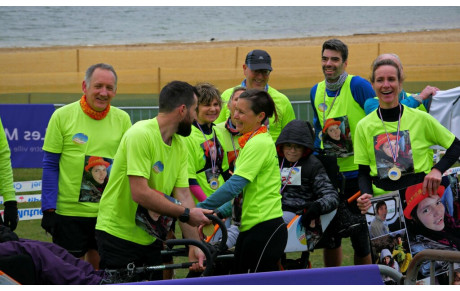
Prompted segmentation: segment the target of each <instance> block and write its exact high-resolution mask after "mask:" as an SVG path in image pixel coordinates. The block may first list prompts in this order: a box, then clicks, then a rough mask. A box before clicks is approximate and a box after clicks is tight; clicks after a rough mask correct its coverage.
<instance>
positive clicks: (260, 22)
mask: <svg viewBox="0 0 460 291" xmlns="http://www.w3.org/2000/svg"><path fill="white" fill-rule="evenodd" d="M0 28H1V29H0V47H43V46H65V45H84V46H91V45H111V44H139V43H168V42H185V43H188V42H203V41H226V40H259V39H279V38H299V37H310V36H329V35H338V36H344V35H353V34H370V33H394V32H408V31H424V30H439V29H453V28H460V7H445V6H442V7H432V6H429V7H413V6H402V7H388V6H385V7H376V6H367V7H362V6H344V7H339V6H328V7H320V6H300V7H289V6H281V7H274V6H257V7H250V6H249V7H248V6H245V7H226V6H217V7H213V6H204V7H195V6H172V7H167V6H162V7H157V6H149V7H139V6H135V7H129V6H120V7H113V6H109V7H107V6H104V7H98V6H83V7H75V6H68V7H62V6H52V7H44V6H38V7H35V6H17V7H14V6H8V7H5V6H2V7H0Z"/></svg>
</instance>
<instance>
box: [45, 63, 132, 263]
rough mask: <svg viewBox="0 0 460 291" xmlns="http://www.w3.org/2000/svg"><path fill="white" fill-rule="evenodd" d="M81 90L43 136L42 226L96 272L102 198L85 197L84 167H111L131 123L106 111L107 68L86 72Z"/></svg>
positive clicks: (110, 77)
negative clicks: (94, 163)
mask: <svg viewBox="0 0 460 291" xmlns="http://www.w3.org/2000/svg"><path fill="white" fill-rule="evenodd" d="M81 86H82V91H83V94H84V95H83V96H82V97H81V99H80V100H78V101H76V102H73V103H70V104H68V105H66V106H63V107H61V108H59V109H57V110H56V111H55V112H54V113H53V115H52V116H51V119H50V121H49V124H48V128H47V130H46V135H45V141H44V143H43V153H44V155H43V175H42V182H43V191H42V211H43V219H42V222H41V226H42V227H43V228H44V229H45V231H46V232H48V233H50V234H51V235H52V236H53V242H54V243H55V244H57V245H59V246H61V247H63V248H64V249H66V250H67V251H69V253H71V254H72V255H74V256H75V257H77V258H82V259H86V260H87V261H88V262H90V263H91V264H92V265H93V267H94V268H95V269H98V266H99V254H98V252H97V243H96V237H95V226H96V217H97V214H98V210H99V199H100V196H101V195H102V193H99V195H94V196H91V199H87V197H86V195H84V194H85V190H84V188H85V178H84V176H85V172H86V171H85V167H86V166H87V165H88V162H89V158H90V157H91V156H98V157H101V159H102V158H104V159H106V160H110V161H112V159H113V157H114V156H115V153H116V152H117V148H118V145H119V144H120V140H121V138H122V136H123V134H124V133H125V132H126V131H127V130H128V128H130V127H131V119H130V117H129V115H128V114H127V113H126V112H125V111H123V110H121V109H118V108H116V107H113V106H111V105H110V103H111V101H112V99H113V98H114V97H115V95H116V92H117V74H116V73H115V70H114V69H113V67H112V66H111V65H108V64H103V63H100V64H95V65H92V66H90V67H89V68H88V69H87V71H86V74H85V79H84V81H83V82H82V85H81Z"/></svg>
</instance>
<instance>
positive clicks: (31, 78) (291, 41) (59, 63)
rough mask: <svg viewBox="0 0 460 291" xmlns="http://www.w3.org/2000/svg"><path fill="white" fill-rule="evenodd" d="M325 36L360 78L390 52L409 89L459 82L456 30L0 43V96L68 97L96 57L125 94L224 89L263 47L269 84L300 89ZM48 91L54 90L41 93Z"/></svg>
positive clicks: (10, 99) (312, 72) (7, 99)
mask: <svg viewBox="0 0 460 291" xmlns="http://www.w3.org/2000/svg"><path fill="white" fill-rule="evenodd" d="M330 38H338V39H340V40H342V41H343V42H345V43H346V44H347V45H348V47H349V61H348V67H347V71H348V72H349V73H351V74H354V75H360V76H363V77H365V78H367V77H368V74H369V66H370V64H371V63H372V61H373V60H374V59H375V58H376V57H377V56H378V55H379V54H381V53H396V54H398V55H399V56H400V58H401V60H402V62H403V65H404V70H405V73H406V76H407V78H406V85H407V86H412V87H409V88H410V90H413V91H414V92H419V91H421V90H422V89H423V88H424V87H425V86H426V84H435V85H436V86H438V87H439V88H441V89H447V88H453V87H456V86H458V85H460V59H459V58H457V57H456V56H457V55H458V51H460V29H450V30H430V31H414V32H403V33H388V34H356V35H349V36H334V35H330V36H322V37H305V38H284V39H264V40H242V41H208V42H196V43H139V44H131V45H99V46H96V45H95V46H49V47H25V48H0V64H2V66H0V77H1V78H0V95H2V98H1V99H0V101H1V102H3V103H18V102H19V103H22V102H31V103H35V102H39V103H41V102H51V103H62V102H64V103H65V102H68V101H67V99H65V98H67V97H63V96H70V95H68V93H75V94H76V93H80V92H81V91H80V90H81V88H80V86H78V84H80V83H81V80H82V78H83V75H84V72H85V70H86V68H88V67H89V66H90V65H92V64H95V63H99V62H105V63H109V64H111V65H113V66H114V68H115V69H116V70H117V72H118V75H119V77H120V78H119V79H120V80H119V90H118V93H119V94H128V95H127V96H129V95H131V94H158V93H159V92H160V90H161V88H162V87H163V86H164V85H165V84H166V83H168V82H170V81H172V80H183V81H186V82H189V83H191V84H196V83H198V82H203V81H206V82H210V83H213V84H215V85H216V86H217V87H218V88H220V89H221V90H224V89H226V88H230V87H233V86H235V85H236V84H239V83H240V82H241V80H242V78H243V74H242V65H243V63H244V58H245V56H246V54H247V53H248V52H249V51H250V50H253V49H265V50H267V51H268V52H269V53H270V55H271V56H272V65H273V67H274V71H273V73H272V75H271V78H270V85H271V86H273V87H274V88H277V89H279V90H303V91H304V90H305V89H306V88H307V89H308V88H309V87H311V86H312V85H313V84H315V83H317V82H319V81H321V80H322V79H323V78H324V76H323V75H322V71H321V69H320V53H321V45H322V43H323V42H324V41H325V40H327V39H330ZM303 91H302V92H303ZM50 93H52V94H61V96H58V97H56V98H55V99H48V98H44V97H43V94H45V96H49V95H50ZM10 94H21V95H20V96H21V97H20V98H19V97H18V95H10ZM37 94H41V95H37ZM69 98H70V97H69ZM126 98H128V99H129V97H126ZM70 99H72V98H70ZM119 99H123V98H121V97H120V98H119Z"/></svg>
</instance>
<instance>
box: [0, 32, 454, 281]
mask: <svg viewBox="0 0 460 291" xmlns="http://www.w3.org/2000/svg"><path fill="white" fill-rule="evenodd" d="M347 65H348V47H347V45H346V44H345V43H343V42H342V41H340V40H338V39H330V40H327V41H325V42H324V43H323V46H322V49H321V67H322V71H323V74H324V80H323V81H321V82H319V83H317V84H315V85H314V86H313V87H312V89H311V91H310V100H311V105H312V108H313V112H314V118H313V126H312V125H311V124H310V123H309V122H305V121H301V120H296V119H295V114H294V110H293V108H292V105H291V103H290V101H289V99H288V97H287V96H285V95H284V94H282V93H281V92H279V91H277V90H276V89H274V88H273V87H271V86H269V85H268V81H269V77H270V73H271V72H272V70H273V69H272V66H271V56H270V55H269V54H268V53H267V52H266V51H264V50H252V51H250V52H249V53H248V54H247V56H246V59H245V63H244V64H243V73H244V76H245V79H244V80H243V81H242V83H241V84H240V85H238V86H235V87H233V88H229V89H227V90H225V91H224V92H223V93H222V95H221V94H220V92H219V90H218V89H217V88H216V87H215V86H214V85H213V84H209V83H199V84H197V85H196V86H192V85H190V84H188V83H186V82H182V81H172V82H170V83H168V84H167V85H165V86H164V87H163V88H162V90H161V92H160V96H159V113H158V115H157V116H156V117H155V118H153V119H149V120H143V121H139V122H137V123H136V124H134V125H131V122H130V118H129V116H128V114H126V113H125V112H124V111H122V110H120V109H118V108H115V107H113V106H111V105H110V103H111V100H112V99H113V98H114V97H115V95H116V91H117V79H118V77H117V74H116V72H115V70H114V69H113V67H112V66H111V65H108V64H104V63H100V64H95V65H92V66H90V67H89V68H88V70H87V72H86V75H85V79H84V81H83V82H82V90H83V93H84V95H83V96H82V98H81V99H80V100H79V101H77V102H74V103H71V104H69V105H66V106H64V107H62V108H60V109H58V110H56V111H55V113H54V114H53V115H52V117H51V119H50V121H49V125H48V129H47V132H46V136H45V141H44V146H43V151H44V159H43V177H42V181H43V193H42V210H43V219H42V222H41V225H42V227H43V228H44V229H45V231H46V232H48V233H50V234H51V235H52V237H53V243H54V244H56V245H58V246H59V252H60V253H62V254H63V255H62V256H61V257H59V256H57V258H56V259H57V260H59V261H67V259H64V257H65V253H66V252H68V253H69V254H71V255H72V256H73V257H75V258H81V259H82V260H86V261H88V262H89V263H86V262H85V264H81V266H84V268H85V270H89V271H84V272H79V273H81V274H82V277H84V279H82V281H80V282H81V283H83V282H90V283H91V284H94V283H97V282H99V280H102V278H103V277H104V276H105V275H104V274H103V273H94V272H93V271H94V270H97V269H101V270H103V269H122V268H126V266H127V265H128V264H130V263H134V264H135V265H136V266H142V265H160V264H162V263H163V259H162V256H161V250H162V249H163V247H164V245H163V243H164V242H165V240H166V239H167V235H166V233H168V232H171V231H172V232H174V225H175V222H176V219H177V220H178V224H179V226H180V228H181V231H182V234H183V236H184V237H185V238H190V239H196V240H199V239H200V235H201V234H200V231H201V227H202V226H203V225H207V224H209V223H210V220H209V219H208V218H207V217H206V214H213V215H217V216H218V217H219V218H221V219H226V220H227V221H226V223H227V226H228V234H229V239H228V241H227V247H228V248H232V247H234V260H233V263H232V265H231V266H230V268H229V269H230V270H231V271H230V273H232V274H239V273H248V272H249V273H251V272H266V271H277V270H280V269H283V266H282V265H281V262H282V258H283V257H284V250H285V247H286V244H287V241H288V237H287V225H288V224H289V223H290V222H291V220H292V219H293V218H295V216H296V215H301V216H302V218H301V220H300V221H301V222H300V223H301V225H302V226H303V228H304V229H307V228H309V227H311V225H314V224H315V223H321V221H320V216H321V215H323V214H327V213H330V212H331V211H334V210H336V211H337V214H336V215H335V218H334V219H333V220H332V221H331V223H330V225H329V227H328V228H327V230H326V231H325V233H324V235H323V237H322V239H321V241H320V243H319V244H318V246H317V247H318V248H323V249H324V265H325V266H326V267H330V266H340V265H341V264H342V257H343V254H342V247H341V244H342V239H343V238H345V237H350V240H351V243H352V247H353V250H354V263H355V264H356V265H358V264H370V263H371V249H370V239H369V238H370V236H372V237H377V236H381V235H384V234H387V233H388V232H389V229H388V226H387V225H386V224H385V217H386V214H387V206H386V205H385V203H384V202H383V204H382V205H377V210H376V213H377V215H376V217H375V220H374V221H373V222H372V223H371V225H370V232H369V229H368V225H367V223H366V220H365V217H364V215H363V214H365V213H366V212H367V211H368V209H369V208H370V206H371V201H370V199H371V198H372V197H373V196H374V195H381V194H383V193H387V192H390V191H395V190H401V189H403V190H401V195H403V196H402V197H404V198H407V200H405V201H404V202H405V203H406V204H407V207H406V209H405V210H404V215H405V216H406V219H408V220H413V221H414V223H413V224H414V225H418V227H419V228H423V229H424V230H426V231H425V233H426V234H427V235H428V234H432V235H436V234H438V233H439V232H440V231H443V230H444V228H442V229H432V228H430V227H429V226H427V223H429V220H430V219H431V217H430V218H426V217H427V215H426V214H422V213H419V212H421V210H420V209H428V208H430V207H431V208H433V209H434V210H433V211H434V212H436V213H437V212H439V213H441V211H440V210H439V211H438V210H436V209H437V208H436V207H438V206H437V205H438V200H439V199H440V197H441V196H442V193H441V194H438V193H440V192H439V189H441V188H439V186H440V183H441V176H442V173H443V172H444V171H446V170H447V169H448V168H449V167H450V166H451V165H452V164H453V163H454V162H455V161H457V160H458V158H459V156H460V141H459V140H458V138H456V137H455V136H454V135H453V134H452V133H451V132H449V131H448V130H447V129H445V128H444V127H443V126H442V125H441V124H439V122H437V121H436V120H435V119H434V118H433V117H431V116H430V115H429V114H427V113H426V111H427V109H428V107H429V101H430V98H431V97H432V96H433V95H435V94H436V92H437V91H438V90H439V89H438V88H436V87H432V86H427V87H426V88H425V89H424V90H423V91H422V92H421V93H420V94H408V93H406V92H405V91H404V90H403V89H402V84H403V80H404V73H403V69H402V63H401V61H400V59H399V57H398V56H397V55H395V54H382V55H380V56H378V57H377V59H376V60H375V61H374V62H373V64H372V67H371V69H372V73H371V78H370V82H369V81H367V80H365V79H364V78H362V77H360V76H355V75H351V74H348V73H347V71H346V69H347ZM420 120H423V122H420ZM0 126H1V121H0ZM409 132H410V134H409ZM2 133H3V134H2V135H1V136H0V163H1V164H0V167H1V168H0V171H1V173H2V175H1V179H2V183H1V185H0V187H1V188H0V190H1V193H0V194H2V195H3V197H4V200H5V202H4V207H5V211H4V215H3V219H2V220H0V224H2V227H3V228H2V229H6V231H5V232H4V233H5V234H7V235H4V236H2V238H3V239H4V240H5V241H6V240H9V241H19V242H18V244H19V245H20V244H23V245H26V244H29V243H30V242H26V241H23V240H21V239H18V238H17V237H14V233H13V235H11V233H12V231H13V230H14V229H15V228H16V226H17V223H18V215H17V204H16V201H15V196H14V189H13V187H12V184H13V175H12V169H11V161H10V151H9V147H8V142H7V140H6V136H5V134H4V131H3V128H2ZM401 145H403V146H401ZM432 145H441V146H443V147H444V148H446V149H447V151H446V154H445V155H444V156H443V157H442V159H441V160H440V161H439V162H438V163H436V164H435V165H434V166H433V151H432V150H431V149H430V148H429V147H430V146H432ZM401 147H402V148H401ZM379 155H384V156H386V162H385V163H383V162H380V160H379V159H378V156H379ZM415 184H418V186H417V187H419V188H417V189H412V188H409V189H410V190H408V191H407V192H406V191H405V190H404V189H405V188H407V187H409V186H411V185H415ZM417 191H418V192H417ZM419 192H420V193H419ZM357 193H359V194H358V196H359V198H358V199H355V198H353V197H355V196H357ZM404 195H405V196H404ZM416 195H419V196H416ZM414 197H417V198H416V199H415V198H414ZM414 199H415V200H414ZM430 199H431V200H433V201H431V200H430ZM422 205H424V207H425V208H422ZM425 205H426V206H425ZM431 208H430V209H431ZM435 210H436V211H435ZM436 215H438V214H436ZM443 215H444V213H442V214H439V215H438V216H440V217H441V216H443ZM432 216H433V215H432ZM0 218H1V217H0ZM444 219H445V220H449V221H450V220H451V219H450V217H449V216H447V218H444ZM431 220H432V219H431ZM350 221H352V222H350ZM356 222H357V223H356ZM347 223H349V224H350V223H354V224H355V227H354V228H347ZM417 223H419V224H417ZM356 225H357V227H356ZM455 225H456V224H455V223H454V224H453V226H451V225H450V224H449V226H450V227H453V229H454V230H455V231H454V232H452V233H451V236H452V237H449V238H451V240H450V241H451V242H453V245H452V244H451V245H450V247H452V248H454V249H455V248H456V249H458V247H459V245H460V243H458V241H459V237H458V226H457V227H455ZM152 226H155V227H153V228H152ZM199 226H200V227H199ZM443 226H444V225H443ZM434 239H435V240H436V239H437V240H438V242H440V243H442V242H443V240H442V238H441V237H440V236H437V237H435V238H434ZM2 242H3V241H2ZM5 246H6V245H5ZM40 247H41V248H42V249H43V252H48V251H49V249H52V247H51V246H49V245H41V246H40ZM61 247H62V251H61ZM9 249H11V256H13V255H14V256H17V255H21V254H22V253H21V251H18V249H19V247H17V246H16V245H14V244H11V245H9V248H5V249H4V250H5V253H4V254H3V256H8V252H7V251H6V250H9ZM13 249H14V251H13ZM24 249H25V248H24ZM22 252H23V253H27V251H22ZM388 253H389V251H388ZM188 257H189V261H190V262H192V265H191V267H190V270H191V271H193V272H201V271H203V270H204V268H205V262H204V259H205V256H204V254H203V252H202V251H201V250H200V249H199V248H197V247H194V246H190V247H189V253H188ZM302 257H303V258H304V259H305V261H304V264H303V265H302V266H303V267H306V266H308V264H305V263H306V262H307V261H308V252H304V253H303V254H302ZM43 258H44V256H43V254H41V256H40V255H38V254H36V260H35V261H33V263H35V264H38V263H37V262H41V261H43ZM380 259H381V261H382V263H385V264H388V265H391V266H393V267H394V265H395V262H392V261H391V256H388V255H387V254H383V252H382V254H381V258H380ZM1 263H2V261H1V259H0V267H1V266H2V265H1ZM29 263H30V262H29ZM44 264H45V263H43V265H44ZM77 265H80V264H75V266H77ZM37 268H38V267H37V266H35V271H37V270H36V269H37ZM82 268H83V267H82ZM88 268H89V269H88ZM91 268H93V269H91ZM95 274H96V279H94V276H95ZM88 278H89V279H88ZM162 278H163V276H162V274H161V272H158V271H157V272H153V273H151V274H150V275H149V276H147V277H143V276H142V275H140V276H138V277H136V278H135V279H136V280H159V279H162ZM131 279H133V278H131ZM49 280H50V281H49V283H50V284H51V283H56V282H54V281H53V279H49ZM94 280H96V281H94ZM77 281H78V280H77ZM25 282H27V281H25ZM68 282H72V283H75V282H76V281H68ZM59 283H61V284H62V281H59ZM64 283H65V282H64Z"/></svg>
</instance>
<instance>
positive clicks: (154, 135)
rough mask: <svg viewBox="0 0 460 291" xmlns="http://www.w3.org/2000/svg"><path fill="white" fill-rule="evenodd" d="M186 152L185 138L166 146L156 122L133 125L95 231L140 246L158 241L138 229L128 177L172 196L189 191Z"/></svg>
mask: <svg viewBox="0 0 460 291" xmlns="http://www.w3.org/2000/svg"><path fill="white" fill-rule="evenodd" d="M187 158H188V156H187V149H186V147H185V144H184V139H183V137H180V136H178V135H176V134H175V135H173V137H172V142H171V145H170V146H169V145H167V144H165V143H164V142H163V139H162V137H161V133H160V128H159V126H158V121H157V119H156V118H154V119H149V120H142V121H139V122H137V123H136V124H134V125H133V126H132V127H131V128H130V129H129V130H128V131H127V132H126V134H125V135H124V137H123V139H122V140H121V143H120V147H119V149H118V151H117V154H116V156H115V162H114V164H113V169H112V173H111V177H110V180H109V183H108V185H107V187H106V189H105V191H104V195H102V199H101V201H100V209H99V215H98V218H97V224H96V229H99V230H102V231H105V232H107V233H109V234H111V235H113V236H116V237H119V238H121V239H124V240H128V241H131V242H134V243H137V244H141V245H149V244H151V243H153V242H154V241H155V238H154V237H153V236H151V235H149V234H148V233H147V232H146V231H144V230H143V229H142V228H141V227H139V226H137V225H136V221H135V216H136V211H137V207H138V204H137V203H136V202H134V201H133V199H132V196H131V188H130V185H129V178H128V176H139V177H144V178H146V179H147V180H148V185H149V187H150V188H152V189H155V190H157V191H160V192H162V193H164V194H167V195H171V193H172V192H173V189H174V187H179V188H187V187H188V186H189V184H188V176H187V166H188V162H187Z"/></svg>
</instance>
